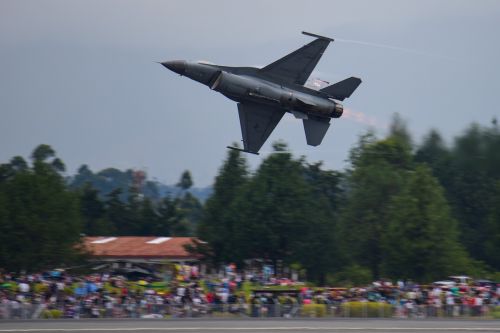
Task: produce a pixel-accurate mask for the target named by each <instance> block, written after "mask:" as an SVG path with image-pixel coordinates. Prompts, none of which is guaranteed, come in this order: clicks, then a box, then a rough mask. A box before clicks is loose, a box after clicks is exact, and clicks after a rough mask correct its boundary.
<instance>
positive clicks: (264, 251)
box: [231, 143, 315, 267]
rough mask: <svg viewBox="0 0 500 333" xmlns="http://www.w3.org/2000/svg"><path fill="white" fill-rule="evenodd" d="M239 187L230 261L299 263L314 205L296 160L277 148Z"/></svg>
mask: <svg viewBox="0 0 500 333" xmlns="http://www.w3.org/2000/svg"><path fill="white" fill-rule="evenodd" d="M274 150H275V152H274V153H273V154H271V155H269V156H268V157H267V158H266V159H265V160H264V161H263V162H262V164H261V165H260V167H259V169H258V170H257V172H256V174H255V176H254V177H253V178H252V179H251V180H250V181H249V182H248V183H247V184H246V185H245V186H244V188H243V189H242V191H241V192H240V195H239V196H238V197H237V200H236V201H235V202H234V207H233V208H232V209H231V211H232V212H234V217H235V218H236V221H238V223H237V224H235V225H234V231H233V238H234V241H235V242H236V244H238V246H235V247H233V248H232V251H233V255H235V256H236V258H234V260H235V261H240V262H241V260H242V259H247V258H259V259H265V260H268V261H270V262H271V263H273V264H274V265H275V267H276V266H277V263H278V262H283V263H284V264H291V263H293V262H295V261H297V260H300V259H301V258H300V257H299V256H298V253H297V252H296V251H297V250H298V249H299V248H300V247H302V241H303V240H304V235H307V231H308V229H309V228H308V226H309V224H310V223H312V222H314V217H315V214H314V208H315V204H314V199H313V197H312V191H311V188H310V186H309V185H308V183H307V182H306V180H305V177H304V168H303V165H302V160H295V159H293V158H292V155H291V154H290V153H289V152H286V146H285V145H284V144H282V143H278V144H275V145H274Z"/></svg>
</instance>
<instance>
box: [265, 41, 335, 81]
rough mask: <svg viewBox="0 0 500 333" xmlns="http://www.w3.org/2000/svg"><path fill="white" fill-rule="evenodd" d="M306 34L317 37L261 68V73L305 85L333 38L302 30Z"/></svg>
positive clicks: (279, 79)
mask: <svg viewBox="0 0 500 333" xmlns="http://www.w3.org/2000/svg"><path fill="white" fill-rule="evenodd" d="M302 33H303V34H305V35H309V36H313V37H317V39H316V40H314V41H312V42H311V43H309V44H307V45H304V46H302V47H301V48H300V49H298V50H295V51H294V52H292V53H290V54H288V55H286V56H284V57H283V58H281V59H279V60H276V61H275V62H273V63H272V64H269V65H267V66H266V67H264V68H261V69H260V73H262V74H263V75H265V76H268V77H271V78H273V79H275V80H278V81H280V82H283V83H285V84H286V83H288V84H298V85H304V83H306V81H307V79H308V78H309V76H310V75H311V73H312V71H313V70H314V67H316V65H317V64H318V61H319V59H321V56H322V55H323V52H324V51H325V50H326V48H327V47H328V44H330V42H332V41H333V39H331V38H327V37H323V36H318V35H314V34H311V33H307V32H302Z"/></svg>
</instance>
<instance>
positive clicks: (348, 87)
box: [320, 77, 361, 101]
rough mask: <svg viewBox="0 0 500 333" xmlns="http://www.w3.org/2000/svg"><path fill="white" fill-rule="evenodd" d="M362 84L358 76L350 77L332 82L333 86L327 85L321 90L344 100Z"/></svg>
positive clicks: (332, 96)
mask: <svg viewBox="0 0 500 333" xmlns="http://www.w3.org/2000/svg"><path fill="white" fill-rule="evenodd" d="M360 84H361V79H359V78H357V77H350V78H348V79H345V80H342V81H340V82H337V83H335V84H332V85H331V86H328V87H325V88H323V89H321V90H320V91H321V92H323V93H325V94H327V95H328V96H330V97H331V98H334V99H338V100H341V101H343V100H344V99H346V98H348V97H350V96H351V95H352V93H353V92H354V90H356V88H358V86H359V85H360Z"/></svg>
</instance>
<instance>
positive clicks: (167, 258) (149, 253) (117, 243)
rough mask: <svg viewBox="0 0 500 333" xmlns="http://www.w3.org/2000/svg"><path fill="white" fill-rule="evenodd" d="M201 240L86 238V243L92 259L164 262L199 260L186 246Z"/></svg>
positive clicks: (177, 238) (119, 237)
mask: <svg viewBox="0 0 500 333" xmlns="http://www.w3.org/2000/svg"><path fill="white" fill-rule="evenodd" d="M196 242H200V241H199V240H198V239H197V238H195V237H155V236H151V237H136V236H117V237H110V236H101V237H84V239H83V245H84V248H85V250H86V251H87V252H88V253H89V254H90V256H91V259H92V260H93V261H99V262H114V263H120V262H123V263H149V264H163V263H167V262H173V263H196V262H198V261H199V259H200V255H199V254H196V253H193V252H190V251H189V250H188V249H187V248H188V247H189V246H194V245H195V244H196Z"/></svg>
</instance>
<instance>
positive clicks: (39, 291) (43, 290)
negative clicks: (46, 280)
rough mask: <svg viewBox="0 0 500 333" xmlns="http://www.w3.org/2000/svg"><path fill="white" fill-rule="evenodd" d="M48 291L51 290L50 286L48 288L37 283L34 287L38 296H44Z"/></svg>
mask: <svg viewBox="0 0 500 333" xmlns="http://www.w3.org/2000/svg"><path fill="white" fill-rule="evenodd" d="M47 290H49V286H47V285H46V284H43V283H36V284H35V285H34V286H33V292H35V293H37V294H44V293H46V292H47Z"/></svg>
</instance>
